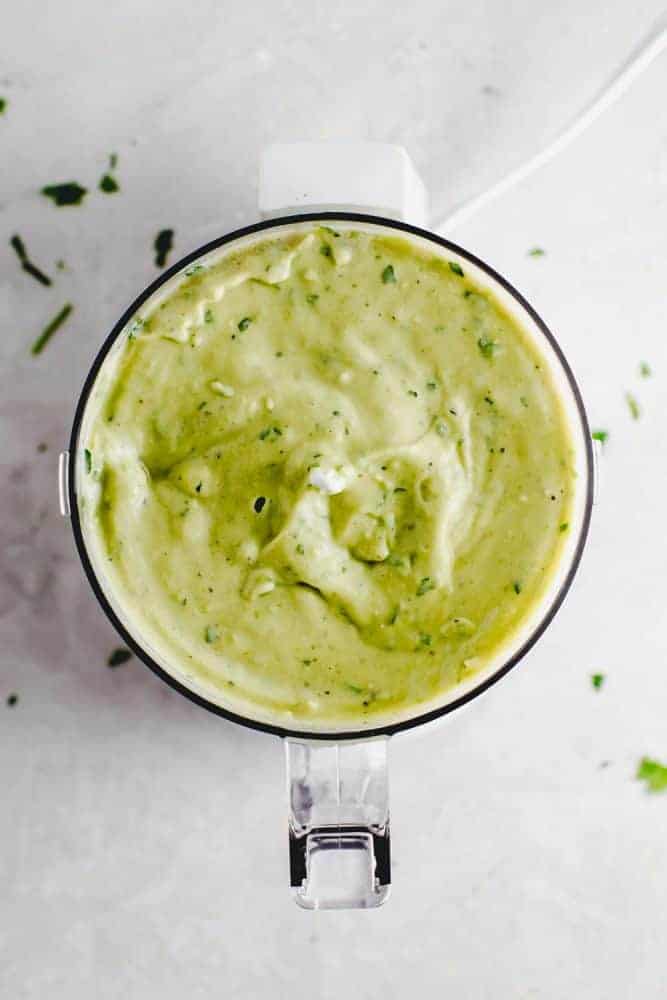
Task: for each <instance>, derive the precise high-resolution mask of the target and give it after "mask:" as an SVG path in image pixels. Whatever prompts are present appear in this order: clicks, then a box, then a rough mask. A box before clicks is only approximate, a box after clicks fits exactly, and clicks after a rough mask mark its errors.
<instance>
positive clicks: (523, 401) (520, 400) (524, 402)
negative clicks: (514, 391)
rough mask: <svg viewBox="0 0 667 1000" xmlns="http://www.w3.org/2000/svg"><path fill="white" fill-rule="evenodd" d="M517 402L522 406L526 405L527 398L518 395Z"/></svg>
mask: <svg viewBox="0 0 667 1000" xmlns="http://www.w3.org/2000/svg"><path fill="white" fill-rule="evenodd" d="M519 402H520V403H521V405H522V406H528V400H527V399H526V397H525V396H519Z"/></svg>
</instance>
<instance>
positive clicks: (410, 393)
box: [408, 389, 419, 399]
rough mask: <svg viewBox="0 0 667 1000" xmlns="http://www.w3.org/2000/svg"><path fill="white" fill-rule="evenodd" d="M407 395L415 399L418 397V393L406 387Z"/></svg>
mask: <svg viewBox="0 0 667 1000" xmlns="http://www.w3.org/2000/svg"><path fill="white" fill-rule="evenodd" d="M408 396H414V398H415V399H418V398H419V393H418V392H417V391H416V390H415V389H408Z"/></svg>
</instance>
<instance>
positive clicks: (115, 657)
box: [107, 646, 132, 667]
mask: <svg viewBox="0 0 667 1000" xmlns="http://www.w3.org/2000/svg"><path fill="white" fill-rule="evenodd" d="M131 659H132V653H131V652H130V651H129V649H124V648H123V647H122V646H119V647H118V649H114V651H113V652H112V653H110V654H109V659H108V660H107V666H108V667H120V666H121V664H123V663H127V661H128V660H131Z"/></svg>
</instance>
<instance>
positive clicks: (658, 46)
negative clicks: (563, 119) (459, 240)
mask: <svg viewBox="0 0 667 1000" xmlns="http://www.w3.org/2000/svg"><path fill="white" fill-rule="evenodd" d="M665 48H667V22H665V20H664V19H662V20H661V21H660V22H658V24H657V25H656V27H655V28H654V29H653V31H652V33H651V35H650V36H649V38H648V40H647V41H646V42H645V43H644V44H643V45H642V46H641V47H640V48H639V49H638V50H637V51H636V52H635V53H634V54H633V55H631V56H630V58H629V59H628V61H627V62H626V63H625V65H624V66H622V67H621V69H620V70H619V71H618V72H617V73H616V75H615V76H614V77H613V78H612V79H611V81H610V82H609V83H608V84H607V86H606V87H604V88H603V90H602V91H601V92H600V93H599V94H598V96H597V97H596V98H595V99H594V100H593V101H592V102H591V103H590V104H589V105H588V107H586V108H585V109H584V110H583V111H582V112H581V113H580V114H579V115H578V116H577V117H576V118H575V119H574V121H573V122H572V123H571V124H570V125H568V127H567V128H566V129H565V130H564V131H563V132H561V133H560V135H558V136H556V138H555V139H554V140H553V142H551V143H549V145H548V146H546V147H545V148H544V149H542V150H541V151H540V152H539V153H536V154H535V156H533V157H531V159H529V160H528V161H527V162H526V163H523V164H521V166H519V167H516V168H515V169H514V170H510V172H509V173H508V174H506V175H505V176H504V177H503V178H501V180H499V181H497V182H496V183H495V184H493V185H492V186H491V187H490V188H487V190H486V191H482V193H481V194H478V195H475V197H474V198H471V199H470V200H469V201H466V202H464V203H463V204H462V205H461V206H459V208H456V209H454V211H453V212H452V213H451V214H450V215H447V216H443V217H441V218H439V219H437V220H436V221H435V223H434V226H433V228H434V229H436V230H444V231H445V234H446V235H448V234H449V233H450V232H451V230H452V229H455V228H456V226H460V225H461V223H463V222H466V221H467V220H468V219H469V218H470V217H471V216H472V215H474V214H475V212H477V211H478V210H479V209H480V208H483V207H484V206H485V205H488V204H489V202H491V201H494V200H495V199H496V198H498V197H500V195H501V194H505V192H506V191H509V190H510V188H513V187H514V185H515V184H519V183H520V182H521V181H522V180H524V179H525V178H526V177H528V175H529V174H532V173H533V171H534V170H538V169H539V168H540V167H543V166H544V165H545V164H546V163H548V162H549V161H550V160H552V159H553V158H554V157H555V156H557V155H558V154H559V153H561V152H562V151H563V150H564V149H566V148H567V146H569V145H570V143H571V142H573V141H574V140H575V139H576V138H577V137H578V136H580V135H581V133H582V132H585V130H586V129H587V128H588V126H589V125H592V124H593V122H594V121H596V119H597V118H599V117H600V115H601V114H602V113H603V112H604V111H606V110H607V108H610V107H611V106H612V104H615V103H616V101H617V100H618V99H619V97H622V96H623V94H624V93H625V92H626V90H628V89H629V87H631V86H632V84H633V83H634V82H635V80H636V79H637V78H638V77H639V76H641V74H642V73H643V72H644V71H645V70H646V69H648V67H649V66H650V65H651V63H652V62H653V60H654V59H656V58H657V57H658V56H659V55H660V54H661V52H663V51H664V50H665Z"/></svg>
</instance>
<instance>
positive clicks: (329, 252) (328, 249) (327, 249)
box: [320, 243, 335, 264]
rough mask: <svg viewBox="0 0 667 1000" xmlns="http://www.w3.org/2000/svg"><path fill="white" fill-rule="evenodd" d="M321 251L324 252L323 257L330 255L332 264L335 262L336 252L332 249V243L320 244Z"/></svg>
mask: <svg viewBox="0 0 667 1000" xmlns="http://www.w3.org/2000/svg"><path fill="white" fill-rule="evenodd" d="M320 253H321V254H322V256H323V257H328V258H329V260H330V261H331V263H332V264H333V263H335V261H334V254H333V250H332V249H331V244H330V243H322V245H321V246H320Z"/></svg>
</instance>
